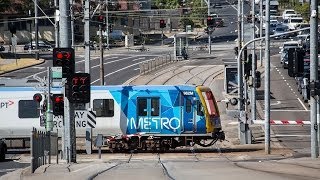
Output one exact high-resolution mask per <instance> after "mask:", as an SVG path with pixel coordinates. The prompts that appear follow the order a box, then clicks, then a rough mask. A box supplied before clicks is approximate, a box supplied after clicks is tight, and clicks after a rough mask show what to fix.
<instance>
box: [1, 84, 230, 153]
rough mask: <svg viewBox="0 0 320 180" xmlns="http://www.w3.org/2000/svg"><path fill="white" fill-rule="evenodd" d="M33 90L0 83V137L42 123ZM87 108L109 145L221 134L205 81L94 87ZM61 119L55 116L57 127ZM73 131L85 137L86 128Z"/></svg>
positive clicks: (180, 142)
mask: <svg viewBox="0 0 320 180" xmlns="http://www.w3.org/2000/svg"><path fill="white" fill-rule="evenodd" d="M60 91H61V90H60V89H53V90H52V92H53V93H60ZM36 93H39V91H37V90H35V88H33V87H1V88H0V115H1V118H0V136H1V137H4V138H21V137H29V136H30V132H31V129H32V127H36V128H40V120H39V116H40V110H39V106H41V104H40V105H39V103H37V102H35V101H34V100H33V95H34V94H36ZM91 107H92V109H93V110H94V111H96V115H97V117H96V128H94V129H93V134H94V135H97V134H103V136H104V137H107V138H106V143H107V145H108V146H109V148H110V150H132V149H143V150H145V149H148V150H159V149H170V148H172V149H173V148H175V147H178V146H186V145H190V144H194V143H196V144H199V145H201V146H209V145H212V144H213V143H214V142H216V141H217V140H224V137H225V136H224V132H223V131H222V128H221V120H220V114H219V110H218V106H217V103H216V100H215V98H214V95H213V93H212V91H211V90H210V88H208V87H205V86H193V85H176V86H173V85H141V86H92V87H91ZM61 121H62V120H61V118H58V117H55V118H54V124H55V128H59V126H61V125H62V123H61ZM76 124H78V123H76ZM79 124H81V123H79ZM80 126H81V125H80ZM76 134H77V137H83V136H84V135H85V130H84V129H83V128H82V129H81V128H77V130H76ZM206 140H210V141H209V143H208V141H206ZM205 142H207V143H205Z"/></svg>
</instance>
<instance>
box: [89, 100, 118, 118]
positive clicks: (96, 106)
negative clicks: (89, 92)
mask: <svg viewBox="0 0 320 180" xmlns="http://www.w3.org/2000/svg"><path fill="white" fill-rule="evenodd" d="M93 110H94V111H96V113H97V117H113V116H114V100H113V99H94V100H93Z"/></svg>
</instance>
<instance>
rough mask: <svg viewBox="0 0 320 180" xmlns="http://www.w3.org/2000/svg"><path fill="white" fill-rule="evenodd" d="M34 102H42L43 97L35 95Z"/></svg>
mask: <svg viewBox="0 0 320 180" xmlns="http://www.w3.org/2000/svg"><path fill="white" fill-rule="evenodd" d="M33 100H34V101H36V102H38V103H40V102H41V101H42V95H41V94H39V93H37V94H34V95H33Z"/></svg>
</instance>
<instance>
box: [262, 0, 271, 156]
mask: <svg viewBox="0 0 320 180" xmlns="http://www.w3.org/2000/svg"><path fill="white" fill-rule="evenodd" d="M265 2H266V16H265V18H266V21H265V23H266V30H265V32H266V36H265V44H266V45H265V79H264V107H265V112H264V113H265V114H264V120H265V153H266V154H270V151H271V150H270V149H271V146H270V12H269V10H270V0H266V1H265ZM260 22H261V21H260ZM262 23H263V21H262Z"/></svg>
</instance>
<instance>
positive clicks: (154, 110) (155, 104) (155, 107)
mask: <svg viewBox="0 0 320 180" xmlns="http://www.w3.org/2000/svg"><path fill="white" fill-rule="evenodd" d="M159 104H160V100H159V98H152V99H151V116H159V111H160V105H159Z"/></svg>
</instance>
